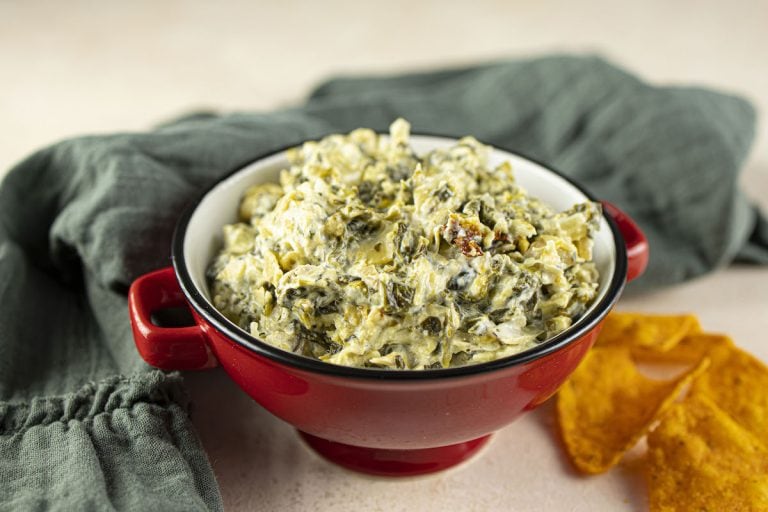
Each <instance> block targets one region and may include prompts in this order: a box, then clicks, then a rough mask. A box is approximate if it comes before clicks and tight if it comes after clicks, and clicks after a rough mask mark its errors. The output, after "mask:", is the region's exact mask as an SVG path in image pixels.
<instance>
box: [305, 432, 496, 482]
mask: <svg viewBox="0 0 768 512" xmlns="http://www.w3.org/2000/svg"><path fill="white" fill-rule="evenodd" d="M299 435H300V436H301V437H302V438H303V439H304V441H305V442H306V443H307V444H308V445H309V446H310V448H312V449H313V450H315V451H316V452H317V453H318V454H320V455H321V456H322V457H323V458H325V459H327V460H329V461H331V462H333V463H334V464H338V465H339V466H342V467H345V468H347V469H351V470H352V471H359V472H361V473H368V474H370V475H379V476H416V475H424V474H428V473H435V472H437V471H442V470H444V469H448V468H450V467H452V466H455V465H457V464H460V463H462V462H464V461H465V460H467V459H469V458H470V457H472V456H473V455H474V454H476V453H477V452H478V451H479V450H480V449H481V448H482V447H483V446H485V444H486V443H487V442H488V440H489V439H490V437H491V436H490V435H487V436H483V437H479V438H477V439H472V440H470V441H465V442H463V443H458V444H452V445H448V446H438V447H436V448H422V449H418V450H387V449H382V448H367V447H363V446H353V445H349V444H343V443H337V442H335V441H329V440H327V439H323V438H320V437H316V436H313V435H312V434H307V433H306V432H302V431H300V430H299Z"/></svg>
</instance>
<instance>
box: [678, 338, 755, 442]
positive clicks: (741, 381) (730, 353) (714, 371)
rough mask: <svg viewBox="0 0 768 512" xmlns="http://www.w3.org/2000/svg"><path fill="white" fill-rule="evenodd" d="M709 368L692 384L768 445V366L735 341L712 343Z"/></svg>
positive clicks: (695, 392) (693, 391) (694, 388)
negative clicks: (740, 347) (736, 344)
mask: <svg viewBox="0 0 768 512" xmlns="http://www.w3.org/2000/svg"><path fill="white" fill-rule="evenodd" d="M707 357H708V358H709V359H710V360H711V366H710V368H709V370H708V371H707V372H705V373H703V374H702V375H701V376H699V377H698V378H697V379H696V380H695V381H694V382H693V384H691V390H690V393H691V394H692V395H705V396H707V397H709V398H710V399H712V401H713V402H715V403H716V404H717V405H718V407H720V408H721V409H722V410H723V411H725V412H726V413H728V414H729V415H730V416H731V418H733V419H734V420H735V421H736V422H737V423H739V424H740V425H741V426H742V427H744V428H745V429H747V430H748V431H750V432H751V433H752V434H754V435H755V436H756V437H757V438H758V439H760V440H761V441H762V443H763V444H764V445H765V446H766V447H768V367H766V366H765V364H763V363H762V362H761V361H759V360H757V359H755V358H754V357H752V356H751V355H750V354H748V353H746V352H744V351H743V350H740V349H739V348H737V347H736V346H734V345H733V343H730V344H718V345H716V346H714V347H712V348H711V349H710V350H709V352H708V354H707Z"/></svg>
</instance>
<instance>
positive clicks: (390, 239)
mask: <svg viewBox="0 0 768 512" xmlns="http://www.w3.org/2000/svg"><path fill="white" fill-rule="evenodd" d="M409 132H410V125H409V124H408V123H407V122H406V121H405V120H403V119H398V120H397V121H395V122H394V123H393V124H392V125H391V127H390V136H389V137H386V136H380V135H378V134H376V133H375V132H373V131H372V130H369V129H358V130H355V131H353V132H351V133H350V134H349V135H330V136H328V137H325V138H323V139H322V140H319V141H313V142H307V143H305V144H303V145H302V146H300V147H297V148H294V149H291V150H289V151H288V154H287V156H288V160H289V162H290V167H289V168H287V169H284V170H283V171H281V174H280V183H279V184H277V183H268V184H262V185H256V186H253V187H250V188H249V189H248V190H246V191H245V193H244V196H243V198H242V202H241V204H240V206H239V214H240V222H237V223H235V224H231V225H227V226H224V246H223V249H222V250H221V252H220V253H219V254H218V255H217V257H216V258H215V259H214V261H213V263H212V264H211V266H210V267H209V269H208V279H209V283H210V286H211V291H212V297H213V304H214V306H215V307H216V308H217V309H218V310H220V311H221V312H222V313H223V314H224V315H225V316H226V317H227V318H229V319H230V320H231V321H232V322H234V323H236V324H237V325H239V326H240V327H241V328H243V329H245V330H246V331H248V332H250V333H251V334H252V335H253V336H255V337H257V338H259V339H261V340H264V341H266V342H267V343H270V344H272V345H274V346H276V347H279V348H281V349H284V350H288V351H292V352H295V353H297V354H302V355H304V356H308V357H312V358H316V359H319V360H321V361H326V362H328V363H333V364H339V365H347V366H357V367H372V368H386V369H427V368H446V367H452V366H459V365H465V364H472V363H480V362H485V361H490V360H493V359H498V358H501V357H505V356H509V355H512V354H515V353H518V352H521V351H523V350H526V349H529V348H531V347H533V346H535V345H536V344H539V343H542V342H543V341H545V340H547V339H548V338H550V337H552V336H554V335H555V334H557V333H559V332H561V331H562V330H564V329H566V328H567V327H569V326H570V325H571V324H572V322H574V321H575V320H576V319H578V318H579V316H580V315H582V314H583V313H584V312H585V310H586V309H587V307H588V306H589V304H590V302H591V301H592V300H593V299H594V298H595V295H596V293H597V285H598V272H597V270H596V268H595V265H594V264H593V263H592V261H591V260H592V245H593V235H594V233H595V232H596V231H597V229H598V221H599V218H600V215H601V210H600V206H599V205H598V204H595V203H592V202H585V203H582V204H576V205H574V206H573V207H571V208H570V209H568V210H566V211H563V212H557V211H554V210H553V209H552V208H550V207H549V206H547V205H546V204H543V203H542V202H541V201H539V200H538V199H536V198H534V197H531V196H529V195H527V194H526V192H525V190H523V189H522V188H521V187H520V186H519V185H517V184H516V183H515V179H514V175H513V172H512V168H511V165H510V164H509V163H503V164H501V165H499V166H498V167H495V168H489V166H488V154H489V152H490V150H491V148H490V147H489V146H486V145H483V144H481V143H480V142H478V141H477V140H476V139H474V138H473V137H465V138H463V139H461V140H459V141H458V142H457V143H456V144H455V145H453V146H452V147H449V148H447V149H436V150H433V151H430V152H428V153H426V154H423V155H417V154H416V153H415V152H414V151H413V149H412V148H411V146H410V144H409Z"/></svg>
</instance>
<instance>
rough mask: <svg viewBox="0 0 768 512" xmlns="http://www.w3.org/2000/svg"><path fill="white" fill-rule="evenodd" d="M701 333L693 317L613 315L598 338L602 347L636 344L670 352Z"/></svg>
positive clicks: (636, 345)
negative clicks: (681, 342)
mask: <svg viewBox="0 0 768 512" xmlns="http://www.w3.org/2000/svg"><path fill="white" fill-rule="evenodd" d="M698 332H701V325H700V324H699V320H698V318H696V317H695V316H693V315H643V314H640V313H617V312H612V313H611V314H610V315H608V316H607V317H606V319H605V321H604V322H603V327H602V330H601V331H600V335H599V336H598V338H597V342H596V343H595V345H596V346H600V345H622V344H624V345H632V346H634V347H638V348H649V349H653V350H658V351H662V352H664V351H667V350H669V349H671V348H672V347H674V346H675V345H677V344H678V343H679V342H680V340H682V339H683V337H685V336H686V335H688V334H694V333H698Z"/></svg>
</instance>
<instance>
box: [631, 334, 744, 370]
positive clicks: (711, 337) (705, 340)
mask: <svg viewBox="0 0 768 512" xmlns="http://www.w3.org/2000/svg"><path fill="white" fill-rule="evenodd" d="M733 346H734V344H733V341H731V339H730V338H729V337H728V336H723V335H722V334H708V333H696V334H688V335H687V336H685V337H684V338H683V339H682V340H680V341H679V342H678V343H677V344H676V345H675V346H673V347H671V348H669V349H667V350H666V351H659V350H654V349H651V348H647V347H646V348H635V347H633V349H632V356H633V357H634V358H635V360H637V361H639V362H649V363H671V364H685V363H689V364H698V362H699V361H701V359H702V358H704V357H707V356H708V355H709V353H710V352H711V351H713V350H715V349H717V348H719V347H725V348H730V347H733Z"/></svg>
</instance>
